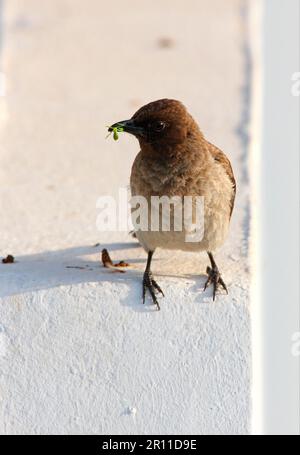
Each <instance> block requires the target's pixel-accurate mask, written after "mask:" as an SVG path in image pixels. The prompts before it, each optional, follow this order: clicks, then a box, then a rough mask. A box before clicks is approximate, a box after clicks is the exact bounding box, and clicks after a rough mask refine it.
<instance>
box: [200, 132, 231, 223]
mask: <svg viewBox="0 0 300 455" xmlns="http://www.w3.org/2000/svg"><path fill="white" fill-rule="evenodd" d="M207 145H208V149H209V151H210V153H211V155H212V156H213V158H214V159H215V161H217V162H218V163H219V164H221V166H223V168H224V170H225V172H226V174H227V175H228V177H229V179H230V181H231V183H232V190H233V191H232V197H231V205H230V217H231V215H232V210H233V207H234V200H235V195H236V181H235V178H234V174H233V170H232V167H231V164H230V161H229V159H228V158H227V156H226V155H225V153H223V152H222V150H220V149H219V148H218V147H216V146H215V145H213V144H211V143H210V142H208V141H207Z"/></svg>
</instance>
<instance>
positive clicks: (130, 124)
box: [108, 119, 144, 136]
mask: <svg viewBox="0 0 300 455" xmlns="http://www.w3.org/2000/svg"><path fill="white" fill-rule="evenodd" d="M114 128H123V131H125V132H126V133H130V134H133V135H134V136H143V135H144V129H143V128H142V127H141V126H138V125H136V124H135V123H134V120H133V119H130V120H122V121H121V122H117V123H114V124H113V125H111V126H110V127H109V128H108V131H113V129H114Z"/></svg>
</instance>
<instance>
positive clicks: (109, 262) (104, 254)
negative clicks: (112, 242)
mask: <svg viewBox="0 0 300 455" xmlns="http://www.w3.org/2000/svg"><path fill="white" fill-rule="evenodd" d="M101 259H102V264H103V266H104V267H113V265H114V264H113V261H112V260H111V258H110V255H109V253H108V251H107V249H106V248H104V249H103V250H102V252H101Z"/></svg>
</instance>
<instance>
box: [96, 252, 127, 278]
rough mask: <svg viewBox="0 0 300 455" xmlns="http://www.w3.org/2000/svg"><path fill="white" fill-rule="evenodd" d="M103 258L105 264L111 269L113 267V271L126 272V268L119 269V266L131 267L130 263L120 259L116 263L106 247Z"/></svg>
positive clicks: (102, 254)
mask: <svg viewBox="0 0 300 455" xmlns="http://www.w3.org/2000/svg"><path fill="white" fill-rule="evenodd" d="M101 260H102V264H103V266H104V267H106V268H109V269H113V272H119V273H125V270H119V269H118V268H117V267H129V264H127V262H124V261H120V262H118V263H117V264H114V263H113V261H112V260H111V257H110V255H109V252H108V251H107V249H106V248H104V249H103V250H102V252H101Z"/></svg>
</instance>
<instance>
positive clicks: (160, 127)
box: [153, 120, 166, 132]
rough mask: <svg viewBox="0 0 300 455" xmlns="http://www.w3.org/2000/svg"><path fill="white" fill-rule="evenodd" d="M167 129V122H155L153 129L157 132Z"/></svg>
mask: <svg viewBox="0 0 300 455" xmlns="http://www.w3.org/2000/svg"><path fill="white" fill-rule="evenodd" d="M165 127H166V124H165V122H162V121H161V120H159V121H158V122H155V123H154V125H153V129H154V130H155V131H157V132H160V131H162V130H163V129H165Z"/></svg>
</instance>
